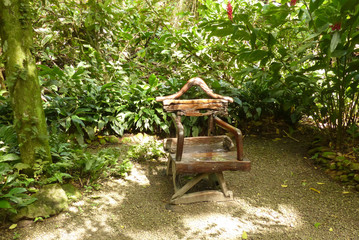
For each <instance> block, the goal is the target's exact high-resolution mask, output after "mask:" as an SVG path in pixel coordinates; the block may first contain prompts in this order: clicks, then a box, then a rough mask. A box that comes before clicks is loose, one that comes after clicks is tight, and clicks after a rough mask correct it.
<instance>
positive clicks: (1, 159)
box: [0, 153, 20, 162]
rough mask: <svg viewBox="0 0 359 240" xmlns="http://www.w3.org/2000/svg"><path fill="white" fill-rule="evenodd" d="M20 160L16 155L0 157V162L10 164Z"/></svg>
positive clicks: (10, 154)
mask: <svg viewBox="0 0 359 240" xmlns="http://www.w3.org/2000/svg"><path fill="white" fill-rule="evenodd" d="M17 160H20V156H18V155H16V154H15V153H9V154H6V155H3V156H0V162H11V161H17Z"/></svg>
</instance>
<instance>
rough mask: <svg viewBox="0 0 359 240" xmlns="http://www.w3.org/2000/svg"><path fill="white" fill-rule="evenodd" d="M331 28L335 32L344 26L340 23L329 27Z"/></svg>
mask: <svg viewBox="0 0 359 240" xmlns="http://www.w3.org/2000/svg"><path fill="white" fill-rule="evenodd" d="M329 27H331V28H332V30H333V31H335V30H340V29H341V28H342V24H341V23H340V22H338V23H336V24H334V25H329Z"/></svg>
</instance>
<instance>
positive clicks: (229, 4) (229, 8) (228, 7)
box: [227, 1, 233, 21]
mask: <svg viewBox="0 0 359 240" xmlns="http://www.w3.org/2000/svg"><path fill="white" fill-rule="evenodd" d="M227 14H228V18H229V20H231V21H233V15H232V14H233V8H232V5H231V2H230V1H228V3H227Z"/></svg>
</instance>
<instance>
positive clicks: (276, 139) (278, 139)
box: [273, 138, 282, 142]
mask: <svg viewBox="0 0 359 240" xmlns="http://www.w3.org/2000/svg"><path fill="white" fill-rule="evenodd" d="M280 140H282V139H281V138H275V139H273V141H274V142H277V141H280Z"/></svg>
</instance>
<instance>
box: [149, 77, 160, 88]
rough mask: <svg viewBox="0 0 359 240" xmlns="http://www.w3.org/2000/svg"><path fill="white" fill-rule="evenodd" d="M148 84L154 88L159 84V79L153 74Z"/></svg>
mask: <svg viewBox="0 0 359 240" xmlns="http://www.w3.org/2000/svg"><path fill="white" fill-rule="evenodd" d="M148 83H149V84H150V86H151V87H154V86H156V85H157V84H158V79H157V77H156V75H155V74H151V76H150V77H149V78H148Z"/></svg>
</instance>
